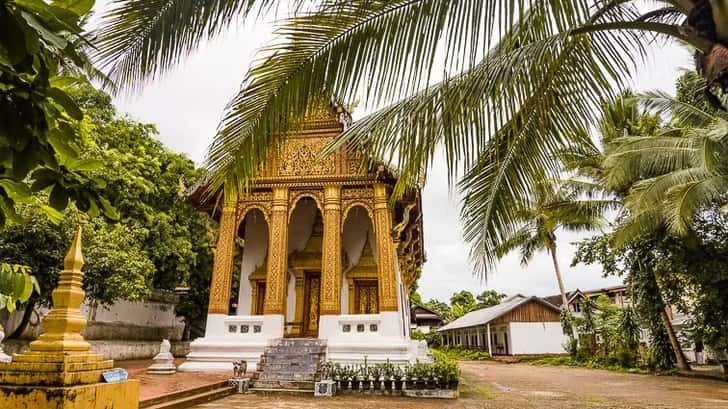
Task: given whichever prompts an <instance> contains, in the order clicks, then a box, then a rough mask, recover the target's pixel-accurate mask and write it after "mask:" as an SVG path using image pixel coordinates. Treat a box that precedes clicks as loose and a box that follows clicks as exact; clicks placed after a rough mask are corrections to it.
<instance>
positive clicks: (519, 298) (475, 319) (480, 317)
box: [437, 294, 560, 331]
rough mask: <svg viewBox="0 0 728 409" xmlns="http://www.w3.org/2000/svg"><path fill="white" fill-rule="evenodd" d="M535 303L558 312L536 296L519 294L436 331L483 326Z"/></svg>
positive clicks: (466, 315)
mask: <svg viewBox="0 0 728 409" xmlns="http://www.w3.org/2000/svg"><path fill="white" fill-rule="evenodd" d="M531 301H535V302H538V303H539V304H542V305H544V306H546V307H548V308H550V309H552V310H554V311H560V309H559V308H557V307H556V306H554V305H553V304H551V303H549V302H547V301H544V300H542V299H541V298H538V297H536V296H533V297H526V296H523V295H521V294H518V295H515V296H513V297H510V298H507V299H505V300H503V302H501V303H500V304H498V305H494V306H492V307H488V308H483V309H480V310H475V311H471V312H469V313H467V314H465V315H463V316H462V317H460V318H458V319H456V320H455V321H453V322H451V323H449V324H447V325H444V326H442V327H440V328H438V329H437V330H438V331H447V330H450V329H458V328H468V327H474V326H477V325H485V324H487V323H489V322H491V321H493V320H494V319H496V318H498V317H500V316H502V315H504V314H507V313H509V312H511V311H513V310H515V309H516V308H518V307H520V306H521V305H523V304H526V303H528V302H531Z"/></svg>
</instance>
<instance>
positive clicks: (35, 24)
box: [21, 11, 68, 50]
mask: <svg viewBox="0 0 728 409" xmlns="http://www.w3.org/2000/svg"><path fill="white" fill-rule="evenodd" d="M21 15H22V16H23V19H24V20H25V22H26V23H28V25H29V26H30V27H32V28H33V29H34V30H35V31H36V32H37V33H38V35H39V36H40V38H42V39H43V40H44V41H45V42H46V43H48V44H50V45H52V46H54V47H56V48H58V49H60V50H62V49H64V48H66V46H68V41H66V39H65V38H63V37H61V36H59V35H57V34H56V33H54V32H52V31H50V30H49V29H48V28H47V27H45V26H44V25H43V23H41V22H40V21H38V19H37V18H36V17H35V16H34V15H32V14H30V13H28V12H25V11H23V12H21Z"/></svg>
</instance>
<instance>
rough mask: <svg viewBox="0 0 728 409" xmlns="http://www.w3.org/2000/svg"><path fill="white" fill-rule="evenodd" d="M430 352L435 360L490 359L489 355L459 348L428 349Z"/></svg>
mask: <svg viewBox="0 0 728 409" xmlns="http://www.w3.org/2000/svg"><path fill="white" fill-rule="evenodd" d="M430 351H431V352H432V354H433V355H435V358H437V359H449V360H453V361H485V360H488V359H491V356H490V354H489V353H487V352H485V351H478V350H475V349H465V348H461V347H449V346H445V347H442V348H430Z"/></svg>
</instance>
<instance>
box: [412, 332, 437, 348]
mask: <svg viewBox="0 0 728 409" xmlns="http://www.w3.org/2000/svg"><path fill="white" fill-rule="evenodd" d="M410 338H412V339H414V340H416V341H425V342H427V346H428V347H430V348H439V347H440V346H441V345H442V335H440V333H439V332H437V330H436V329H434V328H430V332H428V333H427V334H425V333H424V332H422V331H420V330H419V329H416V330H414V331H412V332H411V333H410Z"/></svg>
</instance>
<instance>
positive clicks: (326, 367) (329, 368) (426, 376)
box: [321, 351, 460, 389]
mask: <svg viewBox="0 0 728 409" xmlns="http://www.w3.org/2000/svg"><path fill="white" fill-rule="evenodd" d="M434 355H435V362H434V363H432V364H426V363H422V362H420V361H416V362H415V363H414V364H407V365H404V366H397V365H394V364H392V363H391V362H389V360H387V361H386V362H383V363H377V364H375V365H369V364H368V363H367V360H366V357H365V358H364V363H363V364H351V365H341V364H339V363H334V362H331V361H329V362H326V363H324V364H323V365H322V368H321V374H322V378H323V379H329V380H334V381H341V382H342V383H343V384H342V387H344V388H346V387H348V385H347V381H353V382H355V383H356V382H362V388H361V389H363V386H364V385H366V388H367V389H369V388H370V386H373V387H374V388H375V389H379V388H380V382H379V381H401V380H403V381H408V382H411V381H419V382H425V383H428V384H429V385H431V386H434V385H438V386H439V387H441V388H452V387H457V384H458V382H459V380H460V368H458V365H457V362H456V361H455V360H453V359H451V358H450V357H448V356H447V355H443V354H441V353H438V352H436V351H435V352H434ZM352 387H353V388H354V389H357V386H356V385H352ZM410 387H414V385H412V384H410Z"/></svg>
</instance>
